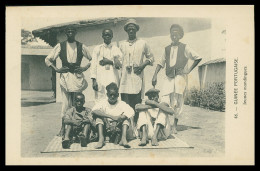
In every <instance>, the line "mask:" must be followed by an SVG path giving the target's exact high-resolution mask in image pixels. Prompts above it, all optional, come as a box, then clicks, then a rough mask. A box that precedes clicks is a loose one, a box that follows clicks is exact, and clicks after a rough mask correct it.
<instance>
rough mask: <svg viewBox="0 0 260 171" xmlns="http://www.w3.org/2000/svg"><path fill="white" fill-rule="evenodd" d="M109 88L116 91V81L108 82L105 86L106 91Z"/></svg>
mask: <svg viewBox="0 0 260 171" xmlns="http://www.w3.org/2000/svg"><path fill="white" fill-rule="evenodd" d="M111 89H113V90H116V91H118V87H117V85H116V83H114V82H112V83H110V84H109V85H107V86H106V90H107V91H109V90H111Z"/></svg>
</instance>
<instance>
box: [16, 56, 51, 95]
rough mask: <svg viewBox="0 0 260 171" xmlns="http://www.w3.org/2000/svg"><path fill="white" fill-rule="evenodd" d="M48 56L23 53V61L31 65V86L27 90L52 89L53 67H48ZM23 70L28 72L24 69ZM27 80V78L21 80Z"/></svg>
mask: <svg viewBox="0 0 260 171" xmlns="http://www.w3.org/2000/svg"><path fill="white" fill-rule="evenodd" d="M45 57H46V56H36V55H22V63H26V64H28V66H29V80H28V81H29V83H28V84H29V86H28V89H27V90H41V91H47V90H52V84H51V69H50V68H48V67H46V65H45V62H44V59H45ZM22 72H26V71H23V69H22ZM21 81H22V82H23V81H27V80H23V79H22V80H21Z"/></svg>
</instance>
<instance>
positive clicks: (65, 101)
mask: <svg viewBox="0 0 260 171" xmlns="http://www.w3.org/2000/svg"><path fill="white" fill-rule="evenodd" d="M65 33H66V36H67V40H66V41H64V42H61V43H58V44H57V45H56V46H55V47H54V49H53V50H52V52H51V53H50V54H49V55H48V56H47V57H46V58H45V63H46V65H47V66H48V67H51V68H52V69H53V70H54V71H56V72H57V73H60V87H61V94H62V109H61V116H62V117H63V116H64V115H65V113H66V111H67V109H69V108H71V107H72V105H73V99H74V96H75V93H76V92H82V91H83V90H85V89H86V88H87V86H88V84H87V81H86V80H85V77H84V74H83V72H84V71H86V70H87V69H88V68H89V67H90V63H88V64H87V65H86V66H84V67H81V61H82V58H83V56H84V57H85V58H87V59H88V60H89V61H91V60H92V57H91V55H90V53H89V51H88V49H87V47H86V46H85V45H84V44H82V43H80V42H78V41H76V40H75V35H76V30H75V28H73V27H70V26H69V27H67V28H66V29H65ZM58 57H60V59H61V62H62V67H61V68H57V67H56V66H55V65H54V64H53V62H54V61H55V60H56V59H57V58H58ZM64 130H65V125H64V123H63V120H62V126H61V130H60V132H59V134H58V136H62V135H63V134H64Z"/></svg>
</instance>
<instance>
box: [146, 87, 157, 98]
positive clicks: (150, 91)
mask: <svg viewBox="0 0 260 171" xmlns="http://www.w3.org/2000/svg"><path fill="white" fill-rule="evenodd" d="M159 92H160V90H158V89H155V88H151V89H149V90H148V91H147V92H146V93H145V95H146V96H149V94H151V93H159Z"/></svg>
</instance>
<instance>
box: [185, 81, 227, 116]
mask: <svg viewBox="0 0 260 171" xmlns="http://www.w3.org/2000/svg"><path fill="white" fill-rule="evenodd" d="M205 87H206V88H205V89H203V90H198V89H196V88H195V87H193V88H191V89H190V90H189V91H187V92H186V95H185V97H184V104H186V105H191V106H198V107H203V108H206V109H211V110H218V111H225V104H226V93H225V84H224V83H223V82H221V83H210V84H207V85H206V86H205Z"/></svg>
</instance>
